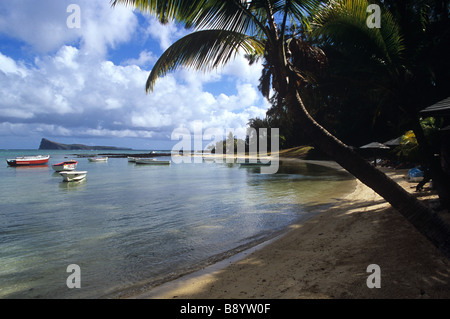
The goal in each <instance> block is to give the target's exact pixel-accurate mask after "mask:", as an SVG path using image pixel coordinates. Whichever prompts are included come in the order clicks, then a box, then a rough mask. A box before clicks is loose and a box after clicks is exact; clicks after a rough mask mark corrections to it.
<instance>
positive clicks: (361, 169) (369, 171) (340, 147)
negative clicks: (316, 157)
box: [286, 82, 450, 259]
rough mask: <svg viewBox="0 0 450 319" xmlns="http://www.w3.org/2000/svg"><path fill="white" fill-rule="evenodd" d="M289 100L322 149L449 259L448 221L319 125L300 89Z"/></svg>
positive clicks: (288, 96) (304, 127) (449, 228)
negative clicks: (307, 107) (381, 198)
mask: <svg viewBox="0 0 450 319" xmlns="http://www.w3.org/2000/svg"><path fill="white" fill-rule="evenodd" d="M291 83H292V82H291ZM286 100H287V102H288V104H290V105H291V106H292V107H293V108H295V109H296V110H297V112H298V114H296V115H297V116H298V118H299V120H300V124H301V125H302V129H303V130H304V131H305V132H306V133H307V134H308V135H309V136H310V137H312V138H313V139H314V141H315V143H316V145H317V147H318V148H319V149H320V150H321V151H323V152H325V153H326V154H328V155H329V156H331V157H332V158H333V159H334V160H335V161H336V162H337V163H338V164H340V165H341V166H342V167H343V168H345V169H346V170H347V171H348V172H350V173H351V174H352V175H353V176H355V177H356V178H357V179H359V180H360V181H361V182H362V183H364V184H365V185H367V186H368V187H370V188H371V189H373V190H374V191H375V192H376V193H378V194H379V195H380V196H381V197H383V198H384V199H385V200H386V201H387V202H389V203H390V204H391V205H392V206H393V207H394V208H395V209H397V210H398V211H399V212H400V213H401V214H402V215H403V216H404V217H405V218H406V219H407V220H408V221H409V222H411V223H412V224H413V225H414V226H415V227H416V228H417V229H418V230H419V231H420V232H421V233H422V234H423V235H425V236H426V237H427V238H428V239H429V240H430V241H431V242H432V243H433V244H434V245H435V246H436V247H438V248H439V249H440V250H441V251H442V252H443V253H444V254H445V256H446V257H447V258H449V259H450V226H449V225H448V224H446V223H445V222H444V221H443V220H442V219H441V218H440V217H439V216H438V215H437V214H436V213H435V212H434V211H433V210H432V209H430V208H428V207H427V206H425V205H424V204H423V203H422V202H420V201H419V200H417V199H416V198H415V197H414V196H412V195H411V194H409V193H408V192H407V191H406V190H404V189H403V188H402V187H401V186H399V185H398V184H397V183H396V182H394V181H393V180H392V179H390V178H389V177H387V176H386V174H384V173H383V172H381V171H380V170H378V169H376V168H374V167H373V166H372V165H371V164H369V163H368V162H367V161H366V160H364V159H363V158H362V157H360V156H359V155H358V154H356V153H355V152H354V151H353V150H352V149H351V148H349V147H348V146H347V145H345V144H344V143H342V142H341V141H339V140H338V139H337V138H336V137H334V136H333V135H331V134H330V133H329V132H328V131H327V130H326V129H325V128H323V127H322V126H320V125H319V124H318V123H317V122H316V121H315V120H314V119H313V118H312V117H311V116H310V115H309V113H308V111H307V110H306V108H305V106H304V105H303V102H302V100H301V98H300V96H299V94H298V92H297V90H295V89H292V88H291V89H290V90H289V92H288V94H287V96H286Z"/></svg>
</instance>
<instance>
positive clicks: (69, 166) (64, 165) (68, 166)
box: [52, 160, 78, 172]
mask: <svg viewBox="0 0 450 319" xmlns="http://www.w3.org/2000/svg"><path fill="white" fill-rule="evenodd" d="M77 163H78V162H77V161H75V160H69V161H65V162H61V163H58V164H53V165H52V167H53V169H54V170H55V171H57V172H62V171H73V170H74V169H75V168H76V167H77Z"/></svg>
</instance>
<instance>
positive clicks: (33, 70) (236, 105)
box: [0, 0, 268, 146]
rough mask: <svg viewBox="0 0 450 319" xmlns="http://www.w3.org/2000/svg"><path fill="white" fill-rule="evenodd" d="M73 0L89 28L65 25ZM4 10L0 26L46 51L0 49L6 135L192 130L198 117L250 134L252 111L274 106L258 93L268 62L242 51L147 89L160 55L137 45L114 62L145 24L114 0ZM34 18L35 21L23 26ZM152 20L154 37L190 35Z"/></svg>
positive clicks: (0, 121) (1, 119) (21, 0)
mask: <svg viewBox="0 0 450 319" xmlns="http://www.w3.org/2000/svg"><path fill="white" fill-rule="evenodd" d="M72 2H73V3H77V4H79V5H80V8H81V10H82V11H81V14H82V23H81V28H80V29H79V30H70V31H67V29H65V30H64V32H63V31H61V32H60V30H62V29H61V28H65V20H66V18H67V15H68V13H66V7H67V5H68V4H69V3H72ZM50 3H51V4H52V5H50ZM19 5H22V6H24V7H23V8H25V7H26V6H28V7H27V8H25V9H23V8H22V7H20V6H19ZM8 6H9V7H8ZM41 6H44V7H46V8H47V10H44V9H42V7H41ZM7 7H8V10H6V9H5V8H7ZM0 9H1V10H3V9H5V11H4V12H5V15H3V14H2V16H1V17H0V32H2V33H5V32H11V36H13V37H16V38H18V39H20V40H22V41H25V42H26V43H28V45H30V46H32V47H33V48H34V49H35V50H38V51H39V52H43V53H39V54H38V55H37V56H36V58H35V60H34V63H32V64H31V63H27V64H25V63H23V62H21V61H20V60H19V59H14V58H13V57H11V56H7V55H6V54H3V53H1V52H0V96H2V99H1V100H0V135H1V136H8V135H17V134H18V133H17V132H21V133H20V134H24V132H27V131H28V132H34V133H39V134H40V135H41V136H42V137H51V136H61V137H77V136H80V137H88V136H92V137H110V138H126V137H129V138H139V137H140V138H166V139H167V138H169V139H170V135H171V132H172V131H173V130H174V129H175V128H176V127H188V128H189V127H192V123H194V122H198V121H201V122H202V123H203V127H204V129H206V128H210V127H217V128H223V130H225V129H226V128H233V129H237V130H240V131H243V130H244V129H245V127H246V124H247V122H248V120H249V118H250V117H256V116H258V117H263V116H264V114H265V112H266V110H267V107H268V104H267V101H265V100H264V99H263V98H262V97H261V95H260V94H259V93H258V91H257V86H258V79H259V76H260V72H261V65H254V66H251V67H250V66H249V65H248V62H247V61H246V60H245V58H243V57H242V56H238V57H237V59H236V60H235V61H232V62H230V63H229V64H228V65H227V66H226V67H224V68H222V69H220V70H217V71H213V72H210V73H201V72H193V71H187V70H180V71H178V72H175V73H171V74H168V75H166V76H165V77H163V78H160V79H158V80H157V82H156V85H155V88H154V92H152V93H151V94H148V95H147V94H146V93H145V82H146V80H147V77H148V74H149V70H145V69H143V68H145V67H146V66H149V65H151V64H152V63H153V62H154V61H155V59H156V55H155V54H154V53H153V52H152V51H150V50H148V49H144V50H140V51H137V52H133V53H132V55H131V54H130V55H131V56H127V57H126V58H123V59H122V61H120V62H115V63H114V62H112V61H109V60H108V58H107V57H108V54H109V53H110V52H113V51H112V49H113V48H114V47H115V46H117V45H119V44H121V43H125V42H127V41H130V39H131V38H132V37H133V35H134V34H135V33H136V32H138V31H139V29H140V28H143V26H142V25H140V26H138V24H137V18H136V15H135V14H134V13H133V12H132V11H131V10H130V9H129V8H125V7H116V8H114V9H111V8H110V4H109V1H100V0H98V1H92V0H89V1H88V0H80V1H63V0H61V1H60V0H58V1H56V0H53V1H51V0H45V1H44V0H43V1H39V5H38V4H37V2H36V1H30V0H29V1H25V0H17V2H16V1H14V2H10V3H9V4H8V5H5V4H4V3H2V4H0ZM33 9H35V11H33ZM61 10H62V11H61ZM33 12H36V13H37V14H38V13H39V14H42V15H43V17H38V16H34V15H33ZM19 17H20V19H19ZM27 18H28V19H31V21H32V22H33V23H35V25H32V24H29V23H23V21H27V20H26V19H27ZM21 19H25V20H21ZM21 21H22V22H21ZM145 21H147V23H148V27H147V28H146V30H147V31H146V32H147V35H145V34H144V35H143V36H144V37H145V36H150V37H154V38H156V39H157V40H158V44H159V45H160V46H161V48H166V47H167V46H168V45H170V44H171V43H173V41H175V40H176V39H177V38H179V37H180V36H182V35H183V34H185V33H186V32H187V31H185V30H182V29H179V28H177V27H176V25H174V24H169V25H166V26H163V25H161V24H159V23H158V22H157V21H156V20H155V19H153V18H147V19H146V20H145ZM61 25H62V26H61ZM50 26H56V29H55V32H54V36H55V37H54V38H52V37H51V36H50V34H48V33H43V32H44V31H45V30H46V29H47V28H49V27H50ZM144 27H145V26H144ZM32 30H35V33H34V37H33V36H32V34H33V32H32ZM75 40H76V41H75ZM73 41H75V43H74V42H73ZM77 41H78V42H77ZM77 43H79V44H80V45H77ZM138 52H139V53H138ZM223 83H225V84H226V88H227V89H226V90H225V87H224V86H223ZM216 84H217V86H216ZM212 87H214V89H212ZM20 134H19V135H20ZM0 146H1V145H0Z"/></svg>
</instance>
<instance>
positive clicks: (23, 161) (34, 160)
mask: <svg viewBox="0 0 450 319" xmlns="http://www.w3.org/2000/svg"><path fill="white" fill-rule="evenodd" d="M49 158H50V155H33V156H21V157H16V158H14V159H7V160H6V162H7V163H8V165H10V166H28V165H45V164H47V163H48V160H49Z"/></svg>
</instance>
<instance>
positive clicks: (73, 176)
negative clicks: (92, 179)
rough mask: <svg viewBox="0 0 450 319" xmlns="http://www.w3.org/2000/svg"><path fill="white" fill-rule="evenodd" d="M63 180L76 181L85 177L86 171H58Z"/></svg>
mask: <svg viewBox="0 0 450 319" xmlns="http://www.w3.org/2000/svg"><path fill="white" fill-rule="evenodd" d="M59 174H60V175H61V176H62V178H63V181H64V182H78V181H81V180H83V179H85V178H86V175H87V172H86V171H71V172H60V173H59Z"/></svg>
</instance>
